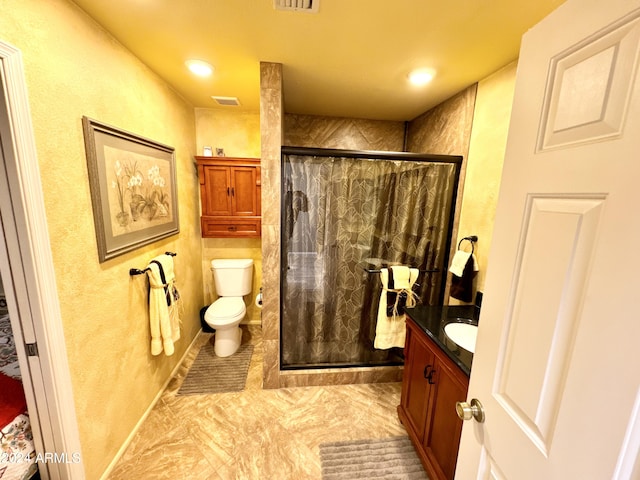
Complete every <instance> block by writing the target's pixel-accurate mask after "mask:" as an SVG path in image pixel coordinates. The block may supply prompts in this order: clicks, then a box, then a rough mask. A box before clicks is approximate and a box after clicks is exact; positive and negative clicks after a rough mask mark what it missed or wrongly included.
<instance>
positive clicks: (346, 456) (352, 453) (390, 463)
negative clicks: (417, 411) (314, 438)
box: [320, 437, 429, 480]
mask: <svg viewBox="0 0 640 480" xmlns="http://www.w3.org/2000/svg"><path fill="white" fill-rule="evenodd" d="M320 461H321V464H322V480H347V479H349V480H351V479H356V478H363V479H376V478H384V479H385V480H389V479H390V480H428V478H429V477H427V474H426V472H425V471H424V468H423V467H422V464H421V463H420V459H419V458H418V454H417V453H416V451H415V449H414V448H413V445H412V444H411V440H409V437H392V438H382V439H371V440H353V441H347V442H334V443H323V444H321V445H320Z"/></svg>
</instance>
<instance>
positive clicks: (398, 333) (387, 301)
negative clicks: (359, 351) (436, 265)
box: [373, 266, 419, 350]
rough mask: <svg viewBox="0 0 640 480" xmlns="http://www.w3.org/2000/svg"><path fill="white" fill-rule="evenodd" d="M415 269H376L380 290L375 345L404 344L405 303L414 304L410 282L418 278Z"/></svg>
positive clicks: (385, 347) (387, 346) (390, 345)
mask: <svg viewBox="0 0 640 480" xmlns="http://www.w3.org/2000/svg"><path fill="white" fill-rule="evenodd" d="M418 273H419V271H418V269H417V268H409V267H405V266H397V267H390V268H388V269H387V268H382V269H380V281H381V282H382V293H381V294H380V304H379V306H378V321H377V323H376V338H375V340H374V342H373V346H374V347H375V348H378V349H381V350H384V349H387V348H392V347H400V348H404V340H405V334H406V327H405V318H406V317H405V314H404V307H405V305H406V306H408V307H411V306H413V305H415V299H414V295H415V294H414V293H413V291H412V288H413V284H414V283H415V281H416V279H417V278H418Z"/></svg>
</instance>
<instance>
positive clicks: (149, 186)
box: [105, 146, 172, 234]
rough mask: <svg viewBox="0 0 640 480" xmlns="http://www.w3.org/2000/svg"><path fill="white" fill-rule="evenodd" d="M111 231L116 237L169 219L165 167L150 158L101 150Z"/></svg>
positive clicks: (111, 150) (169, 209)
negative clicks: (107, 187)
mask: <svg viewBox="0 0 640 480" xmlns="http://www.w3.org/2000/svg"><path fill="white" fill-rule="evenodd" d="M105 158H106V161H107V165H111V168H110V169H109V170H107V184H108V185H111V188H110V189H109V203H110V205H111V208H110V211H111V213H112V215H111V230H112V231H113V232H115V233H116V234H123V233H126V232H131V231H136V230H140V229H143V228H147V227H148V226H150V225H153V224H154V222H155V223H164V222H166V221H167V220H168V219H170V217H171V215H172V209H171V204H170V197H169V183H168V182H167V180H166V179H167V178H168V175H169V173H170V172H169V169H168V167H169V165H168V164H167V162H161V161H158V159H156V158H153V157H146V156H144V155H139V154H136V153H130V152H123V151H122V150H117V149H114V148H111V147H108V146H106V147H105Z"/></svg>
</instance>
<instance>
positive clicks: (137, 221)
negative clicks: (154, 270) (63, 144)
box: [82, 116, 180, 263]
mask: <svg viewBox="0 0 640 480" xmlns="http://www.w3.org/2000/svg"><path fill="white" fill-rule="evenodd" d="M82 128H83V132H84V142H85V150H86V156H87V168H88V173H89V187H90V189H91V203H92V206H93V219H94V224H95V229H96V240H97V245H98V257H99V260H100V263H102V262H105V261H107V260H109V259H111V258H114V257H117V256H118V255H122V254H123V253H126V252H130V251H132V250H135V249H137V248H139V247H141V246H143V245H147V244H150V243H153V242H156V241H158V240H161V239H163V238H166V237H169V236H171V235H175V234H177V233H179V231H180V222H179V218H178V192H177V182H176V165H175V156H174V155H175V152H174V149H173V147H169V146H166V145H163V144H161V143H158V142H155V141H153V140H149V139H147V138H143V137H141V136H139V135H135V134H132V133H129V132H125V131H124V130H120V129H118V128H116V127H112V126H110V125H106V124H104V123H101V122H98V121H96V120H93V119H91V118H88V117H86V116H85V117H82Z"/></svg>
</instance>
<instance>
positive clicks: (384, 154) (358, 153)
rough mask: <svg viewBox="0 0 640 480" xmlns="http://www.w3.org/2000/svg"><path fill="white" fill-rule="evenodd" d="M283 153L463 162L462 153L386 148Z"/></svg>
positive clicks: (287, 151) (304, 149) (290, 150)
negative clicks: (399, 150) (396, 150)
mask: <svg viewBox="0 0 640 480" xmlns="http://www.w3.org/2000/svg"><path fill="white" fill-rule="evenodd" d="M281 152H282V154H283V155H311V156H316V157H347V158H376V159H382V160H413V161H428V162H435V163H453V164H456V165H460V164H462V155H434V154H429V153H411V152H388V151H386V150H340V149H337V148H310V147H289V146H283V147H282V148H281Z"/></svg>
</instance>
